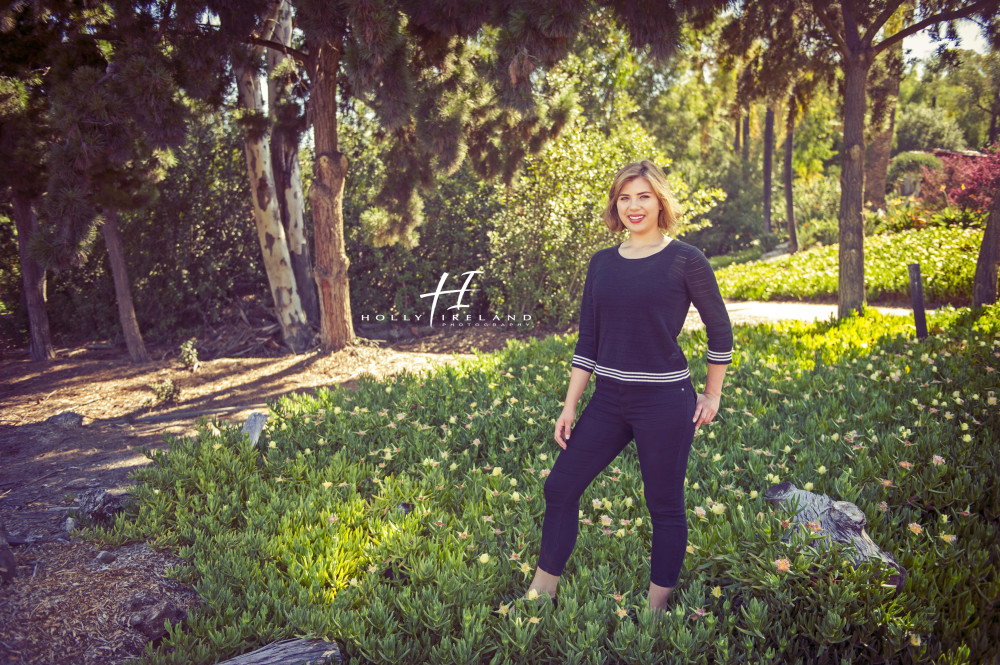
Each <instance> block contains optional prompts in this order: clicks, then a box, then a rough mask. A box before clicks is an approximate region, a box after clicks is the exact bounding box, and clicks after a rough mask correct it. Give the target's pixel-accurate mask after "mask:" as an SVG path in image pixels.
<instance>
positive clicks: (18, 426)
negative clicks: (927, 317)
mask: <svg viewBox="0 0 1000 665" xmlns="http://www.w3.org/2000/svg"><path fill="white" fill-rule="evenodd" d="M729 310H730V317H731V319H732V321H733V323H734V324H739V323H759V322H768V321H776V320H784V319H789V318H791V319H799V320H807V321H808V320H815V319H819V320H825V319H828V318H830V317H831V316H833V315H835V313H836V306H833V305H816V304H799V303H744V302H735V303H730V304H729ZM894 313H901V314H908V312H907V311H906V310H895V311H894ZM700 325H701V322H700V319H699V318H698V316H697V313H696V312H694V311H692V313H691V315H690V316H689V317H688V322H687V324H686V326H690V327H698V326H700ZM553 332H568V331H552V330H548V331H536V332H534V333H532V332H531V331H525V332H522V333H514V332H509V331H491V330H483V331H471V330H470V331H464V332H450V333H449V332H444V331H442V332H439V333H436V334H434V335H432V336H427V337H421V338H418V339H415V340H413V341H408V342H401V343H393V344H385V343H383V344H381V345H373V344H371V343H363V344H359V345H355V346H351V347H348V348H345V349H342V350H340V351H338V352H336V353H333V354H325V353H320V352H318V351H315V352H311V353H306V354H302V355H298V356H278V357H270V358H218V359H214V360H209V361H206V362H202V363H201V364H200V366H199V368H198V370H197V371H194V372H192V371H189V370H187V369H184V368H183V367H182V366H181V365H180V364H179V363H178V361H177V360H176V352H175V350H172V349H160V350H158V351H159V355H157V353H156V350H154V357H161V359H160V360H158V361H155V362H153V363H151V364H150V365H146V366H142V367H138V366H135V365H132V364H131V363H129V362H127V360H125V359H123V358H122V353H121V351H118V350H99V349H98V350H92V349H91V350H88V349H86V348H79V349H66V350H62V351H61V352H60V353H59V357H58V359H57V360H55V361H53V362H51V363H48V364H44V365H42V364H36V363H30V362H28V361H27V360H26V359H25V358H23V357H22V358H13V359H6V360H0V516H2V517H3V518H4V521H5V523H6V527H7V530H8V531H9V532H10V533H11V536H12V537H13V540H14V541H16V542H18V543H19V544H18V545H16V546H15V547H14V548H13V552H14V554H15V556H16V557H17V562H18V568H17V576H16V578H15V580H14V582H13V583H12V584H8V585H5V586H3V587H0V664H4V663H39V664H42V663H53V664H56V663H68V662H76V663H88V664H93V665H110V664H117V663H123V662H124V661H125V660H126V659H127V658H129V657H131V656H134V655H136V654H138V653H140V652H141V650H142V648H143V646H144V645H145V643H146V642H148V641H149V640H148V638H147V637H146V636H144V635H142V634H141V633H139V632H137V631H136V630H134V629H132V628H130V627H129V626H128V625H127V624H128V619H129V617H130V616H132V614H134V612H133V610H132V609H130V607H131V605H130V604H134V601H135V600H136V599H137V598H140V599H141V598H157V599H160V600H164V599H165V600H169V601H170V602H173V603H174V604H175V605H176V606H177V607H178V608H180V609H183V610H190V609H191V608H192V607H194V606H195V604H196V603H197V597H196V596H195V594H193V592H191V591H190V590H189V589H186V588H185V587H183V586H182V585H179V584H177V583H175V582H173V581H172V580H169V579H167V578H165V577H164V576H163V573H164V571H165V570H166V568H167V567H168V566H170V565H172V564H175V563H177V561H176V559H175V558H174V557H172V556H171V555H169V554H167V553H164V552H155V551H153V550H151V549H150V548H149V547H148V546H146V544H145V543H137V544H134V545H129V546H127V547H123V548H116V549H115V551H114V552H113V554H114V556H115V557H116V558H115V560H114V561H111V562H108V563H102V562H100V561H98V560H97V559H96V556H97V554H98V551H99V550H98V548H97V547H96V546H95V545H93V544H91V543H87V542H83V541H81V540H80V539H78V538H75V537H74V536H73V534H71V533H69V532H67V531H66V521H67V516H68V513H69V512H70V511H71V510H74V509H76V508H77V507H78V499H79V496H80V495H81V494H82V493H84V492H86V491H88V490H103V489H109V490H116V491H123V490H124V489H125V488H126V487H127V486H128V484H129V474H130V473H131V472H132V471H134V470H135V469H136V468H137V467H138V466H140V465H143V464H146V463H148V459H147V458H146V457H145V456H144V455H143V454H142V453H141V451H140V449H141V448H149V449H156V448H163V447H165V446H166V444H165V442H164V435H174V436H185V435H191V434H193V433H194V432H195V431H196V430H195V425H196V423H197V420H198V418H199V417H202V416H204V417H209V418H216V419H219V420H223V421H229V422H234V423H239V422H243V421H245V420H246V418H247V416H248V415H249V414H250V413H251V412H253V411H262V410H266V408H267V407H266V403H267V402H268V401H272V400H275V399H277V398H279V397H280V396H282V395H285V394H288V393H291V392H301V391H306V392H308V391H312V390H314V389H316V388H317V387H319V386H337V385H344V386H347V387H349V388H350V387H352V385H354V382H355V381H356V380H357V378H358V377H359V376H361V375H362V374H365V373H367V374H371V375H374V376H377V377H384V376H390V375H393V374H397V373H399V372H402V371H411V372H418V371H421V370H423V369H429V368H431V367H434V366H436V365H439V364H442V363H450V362H455V361H457V360H460V359H462V358H471V357H473V349H479V350H480V351H493V350H497V349H501V348H503V347H504V346H505V344H506V343H507V341H508V340H509V339H512V338H527V337H531V336H544V335H547V334H552V333H553ZM166 380H169V381H171V382H172V383H173V384H174V386H176V388H177V389H179V391H180V392H179V397H178V399H177V401H176V402H173V403H168V404H160V405H154V404H153V401H154V400H155V393H154V390H153V387H152V386H153V385H154V384H162V383H163V382H164V381H166ZM67 413H73V414H78V416H76V417H74V416H71V415H67ZM60 414H62V415H60ZM105 556H106V555H105ZM67 607H73V608H74V610H73V611H72V612H67V611H66V610H65V609H64V608H67Z"/></svg>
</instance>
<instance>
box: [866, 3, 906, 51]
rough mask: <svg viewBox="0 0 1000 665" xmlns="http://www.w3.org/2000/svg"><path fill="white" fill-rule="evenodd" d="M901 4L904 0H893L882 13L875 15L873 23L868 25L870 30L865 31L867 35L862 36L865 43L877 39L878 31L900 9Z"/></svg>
mask: <svg viewBox="0 0 1000 665" xmlns="http://www.w3.org/2000/svg"><path fill="white" fill-rule="evenodd" d="M901 4H903V0H893V1H892V2H890V3H889V4H887V5H886V6H885V9H883V10H882V13H881V14H879V15H878V16H877V17H875V20H874V21H872V24H871V25H870V26H868V30H867V31H866V32H865V36H864V37H862V38H861V41H862V42H863V43H865V44H871V43H872V40H873V39H875V35H877V34H878V31H879V30H881V29H882V26H883V25H885V22H886V21H888V20H889V19H890V18H892V15H893V14H895V13H896V10H897V9H899V6H900V5H901Z"/></svg>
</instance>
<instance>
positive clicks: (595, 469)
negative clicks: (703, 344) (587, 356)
mask: <svg viewBox="0 0 1000 665" xmlns="http://www.w3.org/2000/svg"><path fill="white" fill-rule="evenodd" d="M695 403H696V397H695V393H694V388H693V387H692V385H691V382H690V381H680V382H676V383H668V384H653V385H648V384H627V383H620V382H617V381H613V380H610V379H606V378H604V377H601V376H598V377H596V386H595V388H594V393H593V395H592V396H591V398H590V402H589V403H588V404H587V407H586V408H585V409H584V411H583V414H582V415H581V416H580V418H579V419H578V420H577V422H576V425H575V426H574V427H573V431H572V434H571V436H570V438H569V440H567V442H566V449H565V450H561V451H560V452H559V456H558V457H557V458H556V461H555V464H554V465H553V467H552V472H551V473H550V474H549V477H548V478H547V479H546V481H545V488H544V490H545V519H544V521H543V522H542V543H541V552H540V554H539V557H538V567H539V568H541V569H542V570H544V571H545V572H547V573H549V574H551V575H561V574H562V571H563V568H564V567H565V565H566V562H567V561H568V560H569V555H570V553H571V552H572V551H573V547H574V546H575V545H576V536H577V526H578V524H577V523H578V521H579V510H580V497H581V496H582V495H583V492H584V490H585V489H587V487H588V486H589V485H590V483H591V482H592V481H593V480H594V478H596V477H597V475H598V474H599V473H600V472H601V471H603V470H604V469H605V467H607V466H608V465H609V464H610V463H611V462H612V461H613V460H614V459H615V458H616V457H617V456H618V454H619V453H620V452H621V451H622V450H623V449H624V448H625V446H627V445H628V443H629V442H630V441H632V439H635V444H636V449H637V450H638V453H639V469H640V471H641V472H642V484H643V494H644V496H645V499H646V507H647V508H649V514H650V517H651V520H652V524H653V551H652V561H651V563H650V574H649V578H650V580H651V581H652V582H653V583H654V584H657V585H659V586H664V587H673V586H675V585H676V584H677V577H678V575H679V574H680V570H681V564H683V563H684V554H685V551H686V548H687V517H686V514H685V510H684V474H685V473H686V471H687V461H688V453H689V452H690V451H691V443H692V442H693V440H694V431H695V428H694V423H693V422H691V419H692V418H693V417H694V409H695Z"/></svg>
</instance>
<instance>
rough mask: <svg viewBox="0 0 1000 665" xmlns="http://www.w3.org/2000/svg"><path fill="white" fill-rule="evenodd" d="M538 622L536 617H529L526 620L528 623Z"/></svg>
mask: <svg viewBox="0 0 1000 665" xmlns="http://www.w3.org/2000/svg"><path fill="white" fill-rule="evenodd" d="M539 621H541V619H539V618H538V617H531V618H529V619H528V623H538V622H539Z"/></svg>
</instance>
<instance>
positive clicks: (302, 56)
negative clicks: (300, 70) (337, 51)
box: [247, 35, 313, 69]
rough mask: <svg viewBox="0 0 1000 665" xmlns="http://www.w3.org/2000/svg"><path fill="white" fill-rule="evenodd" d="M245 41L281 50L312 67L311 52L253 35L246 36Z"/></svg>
mask: <svg viewBox="0 0 1000 665" xmlns="http://www.w3.org/2000/svg"><path fill="white" fill-rule="evenodd" d="M247 43H249V44H253V45H254V46H263V47H264V48H269V49H273V50H275V51H281V52H282V53H284V54H285V55H287V56H289V57H292V58H295V59H296V60H298V61H299V62H301V63H302V64H304V65H306V66H307V67H309V68H310V69H311V68H312V64H313V56H312V54H311V53H304V52H302V51H300V50H298V49H296V48H292V47H291V46H287V45H285V44H279V43H278V42H275V41H271V40H270V39H261V38H260V37H254V36H253V35H251V36H250V37H248V38H247Z"/></svg>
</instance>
